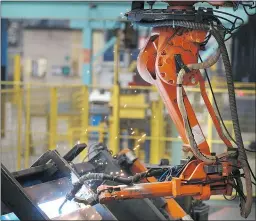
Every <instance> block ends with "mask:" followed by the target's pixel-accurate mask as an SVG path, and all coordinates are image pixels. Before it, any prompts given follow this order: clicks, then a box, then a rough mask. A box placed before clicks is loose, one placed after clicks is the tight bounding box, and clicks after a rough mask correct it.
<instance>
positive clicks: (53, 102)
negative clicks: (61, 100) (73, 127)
mask: <svg viewBox="0 0 256 221" xmlns="http://www.w3.org/2000/svg"><path fill="white" fill-rule="evenodd" d="M57 117H58V101H57V88H56V87H51V88H50V119H49V120H50V122H49V125H50V128H49V150H54V149H55V148H56V135H57V120H58V119H57Z"/></svg>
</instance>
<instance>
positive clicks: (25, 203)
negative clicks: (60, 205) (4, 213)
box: [1, 164, 49, 220]
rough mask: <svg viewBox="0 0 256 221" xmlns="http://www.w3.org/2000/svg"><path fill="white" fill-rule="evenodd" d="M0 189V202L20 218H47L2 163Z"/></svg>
mask: <svg viewBox="0 0 256 221" xmlns="http://www.w3.org/2000/svg"><path fill="white" fill-rule="evenodd" d="M1 190H2V199H1V200H2V202H3V203H4V204H5V205H6V206H7V208H9V209H10V210H11V211H12V212H14V213H15V215H16V216H17V217H18V218H19V219H20V220H49V217H48V216H47V215H46V214H45V213H44V212H43V211H42V210H41V209H40V208H39V206H38V205H37V204H36V203H35V202H33V201H32V200H31V198H30V197H29V195H28V194H27V193H26V192H25V191H24V189H23V187H22V186H21V185H20V184H19V183H18V182H17V181H16V180H15V178H14V177H13V175H12V174H11V173H10V172H9V171H8V170H7V169H6V167H5V166H4V165H3V164H1Z"/></svg>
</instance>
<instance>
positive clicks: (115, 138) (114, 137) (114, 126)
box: [109, 38, 120, 154]
mask: <svg viewBox="0 0 256 221" xmlns="http://www.w3.org/2000/svg"><path fill="white" fill-rule="evenodd" d="M118 69H119V38H117V40H116V44H115V47H114V85H113V91H112V96H113V100H112V101H113V103H112V117H111V119H110V121H111V122H110V125H111V126H110V127H111V128H110V137H109V143H110V144H109V148H110V149H111V150H112V151H113V153H114V154H117V153H118V151H119V144H120V140H119V130H120V85H119V80H118Z"/></svg>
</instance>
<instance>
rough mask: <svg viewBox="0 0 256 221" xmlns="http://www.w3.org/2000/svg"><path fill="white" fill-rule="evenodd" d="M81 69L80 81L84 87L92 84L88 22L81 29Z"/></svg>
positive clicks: (90, 30)
mask: <svg viewBox="0 0 256 221" xmlns="http://www.w3.org/2000/svg"><path fill="white" fill-rule="evenodd" d="M82 41H83V52H82V53H83V69H82V81H83V84H85V85H90V84H91V83H92V62H91V60H92V29H91V26H90V23H89V22H86V24H85V26H84V28H83V38H82Z"/></svg>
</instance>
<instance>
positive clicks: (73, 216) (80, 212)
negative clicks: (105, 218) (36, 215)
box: [52, 206, 102, 220]
mask: <svg viewBox="0 0 256 221" xmlns="http://www.w3.org/2000/svg"><path fill="white" fill-rule="evenodd" d="M52 220H102V216H101V215H100V214H99V213H98V212H97V211H96V210H95V209H94V208H93V207H91V206H86V207H84V208H80V209H77V210H75V211H73V212H71V213H68V214H65V215H60V216H58V217H55V218H53V219H52Z"/></svg>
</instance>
